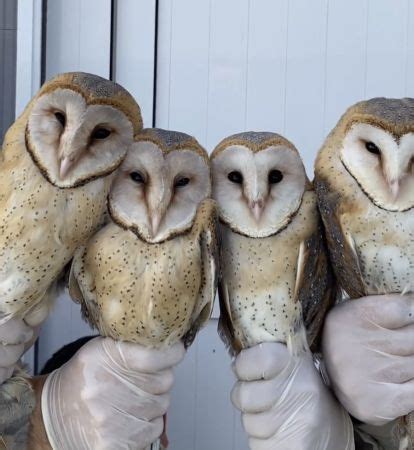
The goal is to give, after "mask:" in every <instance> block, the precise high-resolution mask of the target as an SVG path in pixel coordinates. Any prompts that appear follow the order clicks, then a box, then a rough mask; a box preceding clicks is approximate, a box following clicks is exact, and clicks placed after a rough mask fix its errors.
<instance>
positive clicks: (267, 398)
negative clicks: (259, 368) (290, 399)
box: [231, 379, 284, 413]
mask: <svg viewBox="0 0 414 450" xmlns="http://www.w3.org/2000/svg"><path fill="white" fill-rule="evenodd" d="M283 388H284V383H280V382H279V380H276V379H273V380H261V381H239V382H237V383H236V384H235V386H234V388H233V390H232V392H231V401H232V402H233V405H234V406H235V407H236V408H237V409H239V410H240V411H242V412H245V413H259V412H263V411H267V410H269V409H270V408H272V406H273V405H274V404H275V403H276V401H277V400H278V399H279V398H280V395H281V394H282V391H283Z"/></svg>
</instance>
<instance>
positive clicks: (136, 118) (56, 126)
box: [0, 73, 142, 319]
mask: <svg viewBox="0 0 414 450" xmlns="http://www.w3.org/2000/svg"><path fill="white" fill-rule="evenodd" d="M101 124H102V125H101ZM141 126H142V123H141V117H140V110H139V107H138V105H137V104H136V103H135V101H134V100H133V98H132V97H131V96H130V95H129V93H128V92H127V91H125V90H124V89H123V88H121V87H120V86H118V85H116V84H115V83H113V82H110V81H108V80H105V79H103V78H100V77H97V76H95V75H90V74H83V73H67V74H63V75H59V76H57V77H55V78H54V79H52V80H51V81H49V82H47V83H45V84H44V85H43V87H42V88H41V89H40V91H39V93H38V94H37V95H36V96H35V97H34V99H33V100H32V101H31V102H30V103H29V105H28V106H27V108H26V109H25V111H24V112H23V114H22V115H21V116H20V117H19V118H18V119H17V120H16V122H15V123H14V124H13V125H12V127H11V128H10V129H9V131H8V132H7V134H6V137H5V140H4V146H3V151H2V152H1V154H0V312H1V316H2V318H4V319H8V318H9V317H11V316H14V315H17V314H18V315H21V316H24V315H25V314H26V313H27V312H28V311H29V310H32V311H33V308H34V307H37V308H38V306H36V305H37V304H38V303H39V302H40V301H41V300H42V299H43V300H45V299H51V298H52V297H53V295H52V294H51V292H50V290H51V289H52V288H53V285H54V284H55V282H56V280H57V278H58V276H59V273H60V272H61V271H62V269H63V268H64V267H65V265H66V264H67V263H68V262H69V261H70V259H71V257H72V255H73V253H74V251H75V249H76V247H78V246H79V245H80V244H82V243H83V242H84V241H85V240H86V239H87V238H89V237H90V236H91V234H92V233H94V232H95V231H96V229H97V228H98V226H99V225H100V223H101V222H102V218H103V213H104V211H105V207H106V196H107V193H108V191H109V188H110V184H111V181H112V178H113V174H114V170H115V169H116V168H117V167H118V166H119V164H120V163H121V162H122V159H123V158H124V156H125V153H126V149H127V146H128V145H129V144H130V143H131V142H132V139H133V133H134V131H135V132H138V131H139V130H140V129H141ZM105 135H107V136H106V137H105ZM45 301H46V300H45ZM37 319H39V317H37Z"/></svg>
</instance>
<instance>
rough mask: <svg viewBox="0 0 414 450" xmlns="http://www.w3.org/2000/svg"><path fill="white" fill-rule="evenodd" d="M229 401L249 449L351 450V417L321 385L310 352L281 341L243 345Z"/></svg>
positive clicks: (236, 364) (237, 359)
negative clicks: (239, 413) (237, 412)
mask: <svg viewBox="0 0 414 450" xmlns="http://www.w3.org/2000/svg"><path fill="white" fill-rule="evenodd" d="M234 371H235V374H236V376H237V378H238V380H239V381H238V382H237V383H236V385H235V387H234V388H233V391H232V401H233V403H234V405H235V406H236V408H238V409H240V411H242V420H243V426H244V429H245V430H246V432H247V434H248V435H249V444H250V448H251V450H274V449H283V450H289V449H292V450H298V449H300V450H315V449H318V450H353V449H354V448H355V447H354V436H353V427H352V423H351V420H350V417H349V416H348V414H347V413H346V412H345V410H344V409H343V408H342V407H341V406H340V405H339V403H338V402H337V401H336V400H335V398H334V396H333V395H332V394H331V392H330V391H329V389H328V388H327V387H326V386H325V385H324V384H323V382H322V380H321V377H320V375H319V373H318V372H317V370H316V368H315V366H314V363H313V359H312V355H311V354H310V353H306V354H304V355H301V356H291V355H290V354H289V351H288V349H287V348H286V346H285V345H283V344H280V343H267V344H259V345H256V346H255V347H252V348H249V349H246V350H243V351H242V352H241V353H240V354H239V355H238V356H237V358H236V360H235V362H234Z"/></svg>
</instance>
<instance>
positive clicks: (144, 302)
mask: <svg viewBox="0 0 414 450" xmlns="http://www.w3.org/2000/svg"><path fill="white" fill-rule="evenodd" d="M210 191H211V181H210V164H209V159H208V156H207V154H206V152H205V151H204V150H203V149H202V148H201V146H200V145H199V144H198V143H197V141H196V140H195V139H194V138H192V137H190V136H188V135H187V134H184V133H179V132H175V131H166V130H161V129H147V130H144V131H143V132H142V133H141V134H140V135H139V136H137V137H136V140H135V142H134V144H133V145H132V146H131V148H130V149H129V151H128V153H127V156H126V158H125V161H124V162H123V164H122V166H121V168H120V170H119V173H118V175H117V178H116V180H115V181H114V183H113V186H112V189H111V192H110V194H109V199H108V209H109V214H110V217H111V220H110V222H109V223H108V224H107V225H106V226H105V227H104V228H102V229H101V230H100V231H99V232H98V233H97V234H96V235H95V236H93V237H92V238H91V239H90V240H89V241H88V242H87V244H86V245H85V246H83V247H81V248H80V249H79V250H78V251H77V252H76V253H75V257H74V260H73V264H72V269H71V276H70V282H69V290H70V294H71V296H72V298H73V299H74V300H76V301H79V302H80V303H81V305H82V311H83V314H84V317H85V318H86V319H87V321H88V322H89V323H90V324H91V325H93V326H94V327H96V328H97V329H98V330H99V332H100V333H101V334H102V335H104V336H110V337H112V338H114V339H117V340H125V341H130V342H136V343H139V344H141V345H145V346H150V347H162V346H166V345H169V344H173V343H175V342H176V341H178V340H179V339H181V338H183V339H184V342H185V343H186V344H187V345H188V344H189V343H190V342H191V341H192V339H193V338H194V336H195V333H196V331H197V330H198V328H199V327H200V326H201V325H202V324H204V322H205V321H206V320H207V319H208V318H209V316H210V312H211V309H212V305H213V301H214V295H215V290H216V279H217V275H216V272H217V269H216V245H217V244H216V235H215V205H214V202H213V201H212V200H211V199H209V198H208V197H209V196H210Z"/></svg>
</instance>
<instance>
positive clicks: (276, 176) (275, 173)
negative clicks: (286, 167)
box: [268, 169, 283, 184]
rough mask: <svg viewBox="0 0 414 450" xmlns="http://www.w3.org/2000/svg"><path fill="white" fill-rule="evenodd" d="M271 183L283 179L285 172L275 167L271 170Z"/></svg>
mask: <svg viewBox="0 0 414 450" xmlns="http://www.w3.org/2000/svg"><path fill="white" fill-rule="evenodd" d="M268 178H269V183H270V184H276V183H280V182H281V181H282V180H283V173H282V172H281V171H280V170H277V169H273V170H271V171H270V172H269V176H268Z"/></svg>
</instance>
